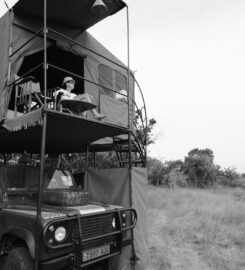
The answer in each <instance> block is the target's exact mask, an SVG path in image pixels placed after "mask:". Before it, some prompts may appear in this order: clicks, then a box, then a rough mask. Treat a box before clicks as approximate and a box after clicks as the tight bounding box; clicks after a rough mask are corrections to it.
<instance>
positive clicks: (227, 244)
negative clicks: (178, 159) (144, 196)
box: [147, 186, 245, 270]
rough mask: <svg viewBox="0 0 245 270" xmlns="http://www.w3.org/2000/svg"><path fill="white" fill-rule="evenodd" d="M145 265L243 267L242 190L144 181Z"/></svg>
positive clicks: (177, 269)
mask: <svg viewBox="0 0 245 270" xmlns="http://www.w3.org/2000/svg"><path fill="white" fill-rule="evenodd" d="M148 201H149V209H148V219H149V222H148V223H149V258H148V262H149V265H148V267H147V269H149V270H153V269H154V270H160V269H161V270H165V269H166V270H170V269H171V270H182V269H183V270H184V269H185V270H186V269H188V270H211V269H212V270H213V269H217V270H226V269H227V270H242V269H245V256H244V254H245V190H243V189H239V188H233V189H232V188H216V189H213V190H198V189H181V188H176V189H165V188H159V187H152V186H151V187H149V190H148Z"/></svg>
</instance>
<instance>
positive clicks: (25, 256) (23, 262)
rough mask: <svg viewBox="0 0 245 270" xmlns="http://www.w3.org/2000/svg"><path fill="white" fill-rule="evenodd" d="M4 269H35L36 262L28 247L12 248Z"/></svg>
mask: <svg viewBox="0 0 245 270" xmlns="http://www.w3.org/2000/svg"><path fill="white" fill-rule="evenodd" d="M3 270H34V263H33V261H32V259H31V257H30V255H29V252H28V251H27V249H26V248H24V247H20V248H14V249H12V250H11V251H10V252H9V254H8V256H7V258H6V261H5V264H4V267H3Z"/></svg>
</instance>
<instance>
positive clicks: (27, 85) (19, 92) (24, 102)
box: [14, 75, 40, 117]
mask: <svg viewBox="0 0 245 270" xmlns="http://www.w3.org/2000/svg"><path fill="white" fill-rule="evenodd" d="M15 79H16V83H15V84H14V89H15V102H14V117H16V116H17V112H22V113H28V112H30V111H31V110H32V106H33V101H32V95H33V93H38V92H40V84H39V83H35V82H34V80H35V77H33V76H28V77H26V78H21V77H19V76H17V75H16V76H15Z"/></svg>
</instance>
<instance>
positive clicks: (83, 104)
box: [60, 99, 97, 115]
mask: <svg viewBox="0 0 245 270" xmlns="http://www.w3.org/2000/svg"><path fill="white" fill-rule="evenodd" d="M60 104H61V106H62V108H64V109H67V110H68V111H69V112H71V113H73V114H78V115H82V113H84V112H86V111H88V110H92V109H95V108H96V107H97V106H96V105H95V104H93V103H91V102H87V101H83V100H76V99H62V100H61V101H60Z"/></svg>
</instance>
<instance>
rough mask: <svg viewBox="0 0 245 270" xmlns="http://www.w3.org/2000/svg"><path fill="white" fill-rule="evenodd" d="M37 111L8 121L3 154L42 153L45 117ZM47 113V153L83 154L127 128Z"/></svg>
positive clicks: (0, 139)
mask: <svg viewBox="0 0 245 270" xmlns="http://www.w3.org/2000/svg"><path fill="white" fill-rule="evenodd" d="M43 112H44V110H36V111H33V112H31V113H29V114H25V115H23V116H21V117H18V118H15V119H11V120H8V121H6V122H5V123H4V125H3V126H2V127H1V130H0V153H21V152H24V151H26V152H28V153H40V148H41V137H42V125H43V121H42V118H43V117H42V114H43ZM46 112H47V133H46V153H77V152H83V151H85V149H86V145H89V144H91V143H92V142H94V141H97V140H99V139H102V138H105V137H113V136H118V135H120V134H126V133H127V132H128V131H127V129H126V128H123V127H120V126H116V125H111V124H106V123H103V122H100V121H96V120H89V119H86V118H82V117H80V116H75V115H69V114H67V113H61V112H57V111H53V110H48V109H47V110H46Z"/></svg>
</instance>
